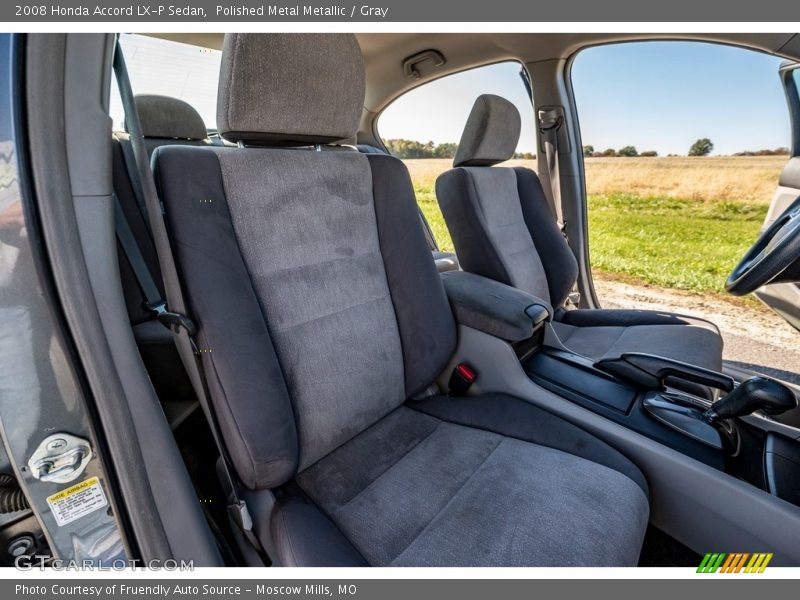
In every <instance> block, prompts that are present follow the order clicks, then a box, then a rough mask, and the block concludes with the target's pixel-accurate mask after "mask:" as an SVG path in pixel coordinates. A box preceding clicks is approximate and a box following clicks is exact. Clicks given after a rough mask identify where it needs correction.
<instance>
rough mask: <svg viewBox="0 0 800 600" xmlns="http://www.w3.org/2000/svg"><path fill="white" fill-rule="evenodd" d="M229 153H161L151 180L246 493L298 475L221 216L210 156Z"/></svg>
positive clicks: (281, 391) (273, 370)
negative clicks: (161, 204) (155, 190)
mask: <svg viewBox="0 0 800 600" xmlns="http://www.w3.org/2000/svg"><path fill="white" fill-rule="evenodd" d="M230 151H236V149H235V148H215V149H212V148H199V147H193V146H165V147H161V148H158V150H156V152H155V154H154V155H153V174H154V177H155V179H156V184H157V187H158V189H159V196H160V198H161V201H162V203H163V205H164V208H165V217H166V222H167V226H168V228H169V231H170V236H171V241H172V245H173V248H174V252H175V259H176V262H177V267H178V270H179V274H180V276H181V278H182V280H183V281H182V283H183V289H184V293H185V295H186V300H187V303H188V308H189V311H190V316H191V317H192V319H194V320H195V323H196V325H197V327H198V336H197V341H198V344H199V345H200V346H201V348H203V349H206V351H205V352H202V353H201V357H202V362H203V367H204V370H205V374H206V379H207V381H208V386H209V392H210V394H211V400H212V402H213V405H214V409H215V410H216V412H217V417H218V419H219V422H220V429H221V431H222V435H223V438H224V439H225V445H226V447H227V449H228V452H229V453H230V455H231V460H232V462H233V465H234V467H235V468H236V473H237V475H238V476H239V479H240V480H241V482H242V483H243V484H244V485H245V486H247V487H249V488H272V487H276V486H279V485H282V484H284V483H285V482H286V481H288V480H289V479H291V477H292V476H293V475H294V474H295V472H296V470H297V464H298V439H297V428H296V423H295V417H294V413H293V410H292V405H291V401H290V398H289V393H288V390H287V388H286V383H285V381H284V378H283V372H282V370H281V366H280V363H279V362H278V358H277V355H276V351H275V348H274V346H273V343H272V338H271V337H270V333H269V331H268V329H267V324H266V322H265V319H264V314H263V312H262V309H261V306H260V304H259V301H258V298H257V296H256V294H255V291H254V289H253V282H252V279H251V277H250V274H249V272H248V270H247V268H246V267H245V264H244V261H243V259H242V254H241V250H240V248H239V243H238V241H237V237H236V235H235V233H234V230H233V224H232V222H231V215H230V212H229V210H228V202H227V196H226V191H225V187H224V185H223V181H222V173H221V170H220V162H219V159H218V157H217V154H216V152H230Z"/></svg>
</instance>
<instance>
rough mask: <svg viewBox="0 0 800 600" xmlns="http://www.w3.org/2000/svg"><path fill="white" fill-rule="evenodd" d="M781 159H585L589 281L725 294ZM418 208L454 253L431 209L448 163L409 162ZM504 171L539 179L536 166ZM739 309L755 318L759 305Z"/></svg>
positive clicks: (760, 220)
mask: <svg viewBox="0 0 800 600" xmlns="http://www.w3.org/2000/svg"><path fill="white" fill-rule="evenodd" d="M786 160H787V157H786V156H713V157H709V156H693V157H632V158H628V157H613V158H611V157H587V158H586V159H585V164H586V178H587V190H588V194H589V211H588V214H589V244H590V246H589V250H590V257H591V263H592V269H593V272H594V274H595V277H598V276H599V277H600V278H609V277H610V278H615V279H620V280H623V281H626V282H631V283H643V284H649V285H654V286H659V287H665V288H672V289H680V290H687V291H689V292H694V293H700V294H713V295H720V296H722V294H723V293H724V288H723V286H724V282H725V278H726V277H727V275H728V273H729V272H730V270H731V269H732V268H733V266H734V265H735V264H736V262H737V261H738V260H739V258H740V257H741V256H742V255H743V254H744V252H745V250H747V248H749V247H750V245H751V244H752V243H753V241H754V240H755V239H756V236H757V235H758V232H759V229H760V227H761V224H762V223H763V221H764V217H765V215H766V212H767V209H768V207H769V203H770V200H771V198H772V194H773V192H774V190H775V187H776V185H777V181H778V177H779V174H780V171H781V168H782V167H783V166H784V165H785V164H786ZM405 162H406V165H407V166H408V168H409V171H410V173H411V178H412V180H413V182H414V187H415V190H416V193H417V200H418V202H419V204H420V206H421V207H422V210H423V212H424V213H425V216H426V217H427V219H428V221H429V222H430V225H431V228H432V229H433V232H434V236H435V237H436V240H437V242H438V243H439V245H440V247H441V248H442V249H443V250H452V249H453V244H452V241H451V240H450V235H449V233H448V231H447V227H446V226H445V223H444V220H443V218H442V215H441V212H440V211H439V207H438V204H437V202H436V194H435V182H436V177H437V176H438V175H439V174H440V173H442V172H443V171H445V170H447V169H449V168H451V161H450V160H449V159H435V158H434V159H408V160H406V161H405ZM505 164H506V165H508V166H514V165H523V166H526V167H529V168H532V169H536V161H535V160H519V159H517V160H512V161H509V162H508V163H505ZM725 300H727V301H729V302H734V303H735V302H745V303H746V304H747V305H748V306H750V307H753V308H758V307H760V303H758V301H756V300H755V299H753V298H747V299H744V300H738V299H733V298H731V297H727V296H726V297H725Z"/></svg>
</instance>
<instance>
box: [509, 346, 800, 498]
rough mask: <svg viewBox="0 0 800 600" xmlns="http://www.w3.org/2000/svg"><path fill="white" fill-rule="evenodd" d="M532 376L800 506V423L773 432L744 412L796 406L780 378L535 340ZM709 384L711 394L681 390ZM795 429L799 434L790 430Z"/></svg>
mask: <svg viewBox="0 0 800 600" xmlns="http://www.w3.org/2000/svg"><path fill="white" fill-rule="evenodd" d="M522 364H523V368H524V369H525V372H526V373H527V374H528V376H529V377H530V378H531V380H532V381H533V382H534V383H536V384H537V385H539V386H540V387H543V388H545V389H547V390H549V391H551V392H553V393H555V394H558V395H559V396H561V397H564V398H566V399H568V400H570V401H572V402H574V403H576V404H579V405H580V406H582V407H584V408H586V409H589V410H591V411H593V412H596V413H598V414H600V415H602V416H604V417H606V418H608V419H611V420H612V421H615V422H617V423H619V424H621V425H624V426H625V427H627V428H629V429H631V430H633V431H636V432H637V433H640V434H642V435H645V436H647V437H648V438H650V439H653V440H655V441H657V442H659V443H661V444H664V445H665V446H668V447H670V448H672V449H674V450H677V451H679V452H681V453H683V454H685V455H687V456H691V457H692V458H694V459H696V460H699V461H701V462H703V463H705V464H707V465H709V466H711V467H713V468H715V469H718V470H721V471H724V472H725V473H728V474H730V475H732V476H734V477H737V478H739V479H742V480H744V481H747V482H748V483H750V484H752V485H754V486H757V487H759V488H760V489H762V490H765V491H767V492H769V493H771V494H773V495H775V496H777V497H779V498H782V499H783V500H786V501H788V502H792V503H793V504H795V505H797V506H800V430H792V429H791V428H788V427H783V428H782V429H783V430H784V431H785V432H789V435H787V434H785V433H779V432H776V431H770V430H769V428H768V427H760V426H758V425H757V424H754V423H752V422H746V421H745V420H743V419H742V418H741V417H744V416H746V415H751V414H753V413H755V414H758V415H759V416H760V417H762V419H761V420H763V421H764V422H765V423H766V422H767V421H766V419H769V417H770V416H771V415H775V414H779V413H782V412H784V411H790V410H798V409H797V398H796V396H795V395H794V393H793V392H792V391H791V390H789V389H788V388H787V387H785V386H783V385H782V384H780V383H778V382H776V381H774V380H770V379H766V378H763V377H754V378H751V379H748V380H746V381H744V382H742V383H739V384H737V383H736V382H735V381H734V380H733V379H732V378H730V377H728V376H727V375H725V374H722V373H717V372H714V371H708V370H706V369H701V368H698V367H694V366H692V365H687V364H684V363H680V362H677V361H672V360H669V359H665V358H662V357H658V356H653V355H648V354H639V353H631V354H624V355H622V356H620V357H619V358H615V359H612V360H608V359H606V360H603V361H598V362H595V361H592V360H590V359H587V358H585V357H582V356H580V355H577V354H574V353H572V352H569V351H567V350H564V349H557V348H549V347H547V346H540V347H539V349H538V350H537V351H536V352H534V353H532V354H530V356H528V357H526V358H524V360H523V362H522ZM681 381H686V382H690V383H692V384H695V385H697V384H699V385H702V386H708V387H709V388H712V389H713V390H715V392H714V393H712V394H709V396H710V397H718V396H719V399H717V400H715V401H712V400H709V399H708V397H705V396H701V395H698V394H693V393H690V392H687V391H683V390H682V389H680V388H681V387H686V388H687V389H691V386H681ZM794 433H796V435H794Z"/></svg>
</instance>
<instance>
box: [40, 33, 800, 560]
mask: <svg viewBox="0 0 800 600" xmlns="http://www.w3.org/2000/svg"><path fill="white" fill-rule="evenodd" d="M147 35H152V36H154V37H158V38H162V39H167V40H171V41H174V42H180V43H183V44H189V45H192V46H197V47H201V48H213V49H217V50H221V51H222V58H221V67H220V73H219V93H218V99H217V122H216V127H215V128H213V129H209V128H208V127H207V125H206V123H205V122H204V120H203V118H202V117H201V116H200V114H199V113H198V111H197V110H196V109H195V108H194V107H193V106H191V105H190V104H188V103H186V102H184V101H182V100H180V99H177V98H172V97H168V96H159V95H152V94H136V90H135V89H134V88H133V87H132V86H131V82H130V80H129V79H128V75H127V71H126V66H125V59H126V57H125V56H124V53H123V52H122V50H121V47H120V45H119V43H118V41H117V39H116V36H113V35H97V34H70V35H64V36H61V35H31V36H28V40H27V48H26V62H27V64H26V86H27V88H26V102H27V118H28V119H29V125H28V127H27V133H26V139H27V144H28V147H29V154H30V166H31V186H30V187H31V191H32V193H33V194H35V196H36V198H37V205H38V206H39V219H40V220H41V227H42V233H43V237H44V239H45V240H46V246H47V252H48V253H49V261H50V264H51V268H52V270H53V272H54V275H55V281H56V287H57V288H58V293H59V296H60V297H62V302H63V310H64V312H65V314H66V317H67V321H68V323H69V324H70V328H71V329H72V330H73V332H74V336H75V338H76V339H77V338H81V337H83V338H84V339H86V340H93V341H87V342H86V346H84V347H83V348H84V349H85V353H86V358H85V359H84V360H83V362H84V366H85V368H86V369H87V371H89V372H90V374H89V375H88V376H87V377H88V380H89V386H90V387H91V388H92V391H93V393H94V396H95V401H96V405H97V414H96V418H97V420H98V422H99V423H100V424H101V427H102V428H103V429H104V430H105V431H106V434H105V435H106V437H107V438H108V439H109V440H110V441H109V450H110V455H111V457H112V458H113V467H114V469H115V470H116V472H117V478H118V479H119V480H120V481H121V482H122V480H125V479H126V476H125V473H126V469H127V468H131V469H132V468H134V466H135V463H136V461H135V460H133V459H131V460H129V461H124V460H120V459H118V457H119V456H121V455H120V454H119V452H120V451H121V450H118V449H116V448H115V447H114V443H115V440H116V441H117V442H122V443H125V444H127V445H128V446H129V447H135V448H136V449H137V452H140V454H141V456H140V461H141V464H142V465H143V481H145V482H146V485H147V487H148V488H149V489H150V495H149V496H148V498H149V499H150V501H151V502H152V505H151V509H152V510H151V511H150V513H149V514H148V511H147V510H145V509H141V510H138V511H137V510H136V509H135V508H129V509H128V513H129V515H130V516H129V517H128V520H129V522H130V523H129V525H128V526H129V527H130V528H131V529H132V530H134V531H138V529H137V527H139V525H138V523H139V519H145V520H146V519H150V520H151V521H156V522H158V523H159V526H160V527H161V528H162V531H161V535H163V536H164V538H165V539H166V540H167V541H168V547H169V551H168V554H170V555H172V556H192V557H194V558H196V559H197V561H198V563H203V564H210V565H231V566H232V565H240V566H241V565H244V566H262V565H266V566H270V565H274V566H446V567H449V566H637V565H640V566H696V565H697V564H699V562H700V559H701V557H702V555H703V554H704V553H705V552H709V551H715V550H717V549H722V550H727V549H731V550H736V551H759V552H770V553H773V554H774V558H773V559H772V564H774V565H798V564H800V544H798V541H797V540H799V539H800V409H798V398H800V390H798V389H797V388H796V387H794V386H792V385H790V384H788V383H785V382H781V381H778V380H776V379H773V378H767V377H764V376H761V375H759V374H756V373H748V372H745V371H743V370H742V369H731V368H729V367H728V366H727V365H726V364H725V362H724V361H723V340H722V336H721V335H720V332H719V330H718V328H717V327H716V326H715V324H714V323H711V322H708V321H706V320H703V319H700V318H697V317H693V316H691V315H684V314H681V312H680V310H679V308H678V307H676V309H675V312H655V311H637V310H623V309H603V308H600V303H599V301H598V299H597V297H596V294H595V292H594V288H593V284H592V279H591V267H590V265H589V259H588V256H589V255H588V249H587V241H586V240H587V233H586V204H585V191H584V187H585V184H584V175H583V166H582V156H581V154H580V148H581V140H580V128H579V123H578V120H577V114H576V110H575V106H574V102H573V99H572V95H571V89H570V86H569V76H568V72H569V67H570V61H571V60H572V57H574V55H575V53H576V52H577V51H579V50H580V49H581V48H584V47H587V46H590V45H595V44H605V43H616V42H619V41H624V40H629V39H643V38H644V37H646V36H642V35H640V34H636V35H633V34H626V35H623V34H620V35H609V34H603V35H598V34H547V35H544V34H376V33H366V34H355V35H351V34H264V33H260V34H257V33H236V34H225V35H223V34H212V33H198V34H185V33H183V34H177V33H176V34H161V33H159V34H147ZM651 37H653V36H651ZM662 37H667V36H662ZM685 37H691V38H692V39H703V40H706V41H715V42H719V43H726V44H735V45H739V46H742V47H747V48H750V49H752V50H753V51H760V52H768V53H773V54H779V55H781V56H783V57H785V58H786V59H787V60H788V61H797V60H800V37H797V36H792V35H784V34H713V35H712V34H708V35H703V36H701V35H696V36H685ZM54 56H59V57H60V58H59V61H54V60H53V57H54ZM502 60H515V61H518V62H519V63H520V65H521V68H522V70H523V71H524V72H525V73H526V76H527V78H528V80H529V82H530V84H531V86H532V87H533V89H534V90H535V92H536V93H535V95H534V96H533V102H534V103H535V106H534V108H535V113H536V114H537V115H538V120H539V122H538V124H537V131H536V134H537V139H538V142H539V148H540V151H539V152H538V153H537V156H538V167H539V168H538V169H537V171H536V172H535V171H533V170H531V169H528V168H523V167H508V166H503V163H505V162H506V161H508V160H509V159H511V158H512V157H513V155H514V151H515V148H516V147H517V141H518V138H519V136H520V128H521V120H520V114H519V112H518V110H517V108H516V107H515V106H514V105H513V104H512V103H511V102H509V101H508V100H507V99H505V98H503V97H500V96H497V95H492V94H484V95H481V96H480V97H479V98H478V99H477V100H476V102H475V104H474V106H473V109H472V111H471V113H470V115H469V118H468V120H467V121H466V122H465V123H464V130H463V134H462V137H461V140H460V142H459V144H458V148H457V151H456V155H455V158H454V159H453V165H452V169H450V170H448V171H447V172H445V173H443V174H442V175H441V176H440V177H439V178H438V180H437V181H436V187H435V192H436V198H437V201H438V203H439V206H440V207H441V210H442V214H443V215H444V219H445V222H446V224H447V228H448V230H449V232H450V234H451V236H452V239H453V242H454V245H455V253H449V252H442V251H440V249H439V247H438V246H437V244H436V241H435V239H434V236H433V234H432V232H431V229H430V227H429V225H428V223H427V222H426V219H425V216H424V215H423V214H422V212H421V211H420V209H419V207H418V204H417V201H416V199H415V194H414V188H413V186H412V183H411V179H410V177H409V174H408V171H407V169H406V167H405V166H404V164H403V162H402V161H400V160H399V159H397V158H395V157H393V156H391V155H390V154H389V153H388V151H387V150H386V148H385V145H384V143H383V141H382V140H381V138H380V136H379V135H378V132H377V126H376V123H377V119H378V117H379V116H380V114H381V112H382V111H383V110H384V109H385V108H386V107H387V106H388V105H389V104H391V102H392V101H393V100H395V99H397V98H398V97H400V96H401V95H403V94H404V93H406V92H407V91H409V90H411V89H414V88H415V87H417V86H419V85H424V84H425V83H426V82H429V81H433V80H436V79H438V78H440V77H443V76H445V75H448V74H451V73H457V72H461V71H464V70H467V69H471V68H474V67H476V66H479V65H486V64H492V63H496V62H499V61H502ZM48 61H49V62H48ZM115 78H116V82H115V81H114V79H115ZM114 85H118V86H119V89H120V96H121V99H122V103H123V105H124V108H125V130H124V131H116V130H115V131H111V129H112V128H111V125H110V119H109V117H108V103H109V94H110V90H111V87H112V86H114ZM34 98H38V99H41V98H47V99H48V100H47V101H46V102H42V101H38V102H34V101H33V99H34ZM796 121H797V122H796V123H795V125H794V126H795V127H800V117H796ZM799 160H800V158H793V159H792V160H791V161H790V164H789V166H787V168H786V170H785V171H784V176H783V178H782V181H781V186H782V189H783V190H784V192H782V193H783V194H784V195H785V196H787V197H791V196H793V198H792V199H791V202H786V203H785V205H784V210H783V211H782V212H781V213H780V214H779V215H773V219H774V222H773V223H772V225H771V226H769V227H768V228H766V229H765V232H764V234H763V235H762V237H761V238H760V239H759V241H758V242H757V244H756V246H754V249H753V251H752V253H751V255H749V256H748V257H745V259H744V260H743V263H742V264H741V265H740V266H739V267H737V271H735V272H734V273H733V274H732V275H731V279H729V283H730V289H731V292H732V293H735V294H743V293H750V292H754V291H756V290H759V289H762V286H763V285H765V284H767V283H770V282H773V283H775V284H779V285H788V286H794V287H796V282H797V281H800V259H798V256H800V234H797V235H796V233H797V232H800V210H799V209H798V207H800V200H797V198H798V196H800V181H797V180H796V175H797V174H798V173H800V169H798V168H797V165H798V164H800V163H798V162H797V161H799ZM59 178H60V180H59ZM793 178H795V179H793ZM59 181H60V183H59ZM65 181H67V182H69V185H64V182H65ZM776 187H777V182H776ZM787 189H788V190H791V191H790V192H786V191H785V190H787ZM57 205H60V208H56V206H57ZM66 210H69V211H70V213H69V218H67V217H65V216H64V214H65V213H64V212H63V211H66ZM754 241H755V240H754ZM787 297H788V296H787ZM87 307H91V310H89V309H88V308H87ZM78 346H79V349H80V344H78ZM112 381H113V382H114V384H113V385H111V383H109V382H112ZM104 388H105V389H104ZM112 395H114V396H115V399H113V402H116V403H117V405H119V403H122V404H124V408H125V410H126V411H127V413H126V414H128V415H129V417H128V418H129V420H130V427H129V430H128V433H127V435H123V436H121V435H114V433H113V432H114V431H115V430H114V427H115V425H114V424H113V423H111V422H110V421H111V416H110V415H112V414H113V411H112V409H111V402H112V399H110V398H108V396H112ZM117 431H119V430H117ZM122 487H123V489H122V491H121V492H120V495H121V497H122V498H123V503H126V501H127V499H128V498H129V496H132V495H135V494H133V490H130V489H129V490H127V491H126V490H125V489H124V484H123V485H122ZM137 501H143V500H142V499H141V498H140V499H139V500H137ZM138 546H139V548H140V551H142V552H145V551H146V548H147V543H146V542H144V541H139V542H138Z"/></svg>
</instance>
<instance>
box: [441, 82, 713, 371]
mask: <svg viewBox="0 0 800 600" xmlns="http://www.w3.org/2000/svg"><path fill="white" fill-rule="evenodd" d="M519 133H520V116H519V112H518V111H517V108H516V107H515V106H514V105H513V104H512V103H511V102H509V101H508V100H506V99H505V98H501V97H500V96H494V95H491V94H485V95H483V96H480V97H479V98H478V99H477V100H476V101H475V104H474V106H473V108H472V112H471V113H470V115H469V119H468V120H467V124H466V127H465V128H464V133H463V135H462V137H461V142H460V143H459V145H458V150H457V151H456V156H455V159H454V160H453V167H454V168H453V169H451V170H449V171H447V172H445V173H443V174H442V175H440V176H439V178H438V179H437V180H436V196H437V198H438V200H439V206H440V207H441V209H442V213H443V214H444V218H445V221H446V223H447V227H448V228H449V230H450V234H451V235H452V238H453V243H454V244H455V248H456V253H457V254H458V258H459V261H460V263H461V267H462V269H464V270H465V271H470V272H472V273H476V274H478V275H482V276H483V277H488V278H490V279H494V280H496V281H499V282H501V283H505V284H507V285H510V286H513V287H516V288H519V289H521V290H523V291H526V292H528V293H530V294H533V295H534V296H537V297H539V298H541V299H542V300H544V301H546V302H547V303H549V304H550V305H551V306H552V307H553V309H554V311H553V313H554V319H553V328H554V329H555V331H556V333H557V334H558V336H559V338H560V340H561V342H562V343H563V344H564V345H565V346H566V347H567V348H569V349H570V350H571V351H573V352H575V353H577V354H581V355H583V356H586V357H588V358H591V359H594V360H600V359H603V358H613V357H618V356H619V355H620V354H622V353H624V352H644V353H648V354H656V355H659V356H664V357H667V358H671V359H675V360H679V361H683V362H686V363H690V364H693V365H697V366H700V367H705V368H707V369H711V370H714V371H720V370H721V369H722V337H721V336H720V333H719V330H718V329H717V327H716V326H715V325H713V324H712V323H710V322H708V321H704V320H702V319H698V318H696V317H690V316H685V315H680V314H675V313H668V312H655V311H645V310H601V309H586V310H566V309H565V303H566V300H567V297H568V295H569V293H570V291H571V290H572V288H573V286H574V285H575V282H576V280H577V277H578V263H577V261H576V260H575V256H574V255H573V253H572V250H571V249H570V247H569V245H568V244H567V241H566V240H565V239H564V236H563V235H561V232H560V231H559V229H558V227H557V225H556V223H555V219H554V218H553V215H552V213H551V211H550V209H549V206H548V203H547V199H546V197H545V194H544V190H543V189H542V185H541V183H540V181H539V177H538V176H537V175H536V173H534V172H533V171H531V170H530V169H526V168H523V167H514V168H508V167H496V166H494V165H496V164H498V163H501V162H504V161H506V160H508V159H510V158H511V157H512V156H513V154H514V151H515V149H516V146H517V142H518V140H519Z"/></svg>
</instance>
